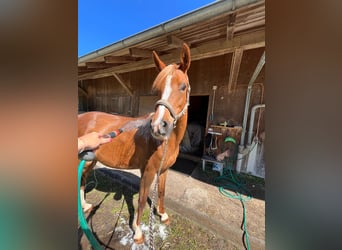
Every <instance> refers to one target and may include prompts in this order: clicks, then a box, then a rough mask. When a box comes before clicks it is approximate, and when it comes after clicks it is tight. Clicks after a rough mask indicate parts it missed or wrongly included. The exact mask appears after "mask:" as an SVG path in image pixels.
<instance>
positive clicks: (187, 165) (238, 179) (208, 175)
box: [171, 158, 265, 200]
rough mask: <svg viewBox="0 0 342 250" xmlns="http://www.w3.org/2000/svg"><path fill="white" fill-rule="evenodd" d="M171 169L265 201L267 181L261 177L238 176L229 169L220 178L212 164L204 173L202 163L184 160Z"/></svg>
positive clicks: (208, 164)
mask: <svg viewBox="0 0 342 250" xmlns="http://www.w3.org/2000/svg"><path fill="white" fill-rule="evenodd" d="M171 169H172V170H175V171H177V172H181V173H183V174H186V175H188V176H191V177H192V178H195V179H197V180H199V181H202V182H205V183H208V184H211V185H214V186H217V187H220V186H224V187H225V188H226V189H227V190H230V191H238V192H240V193H241V194H244V195H249V196H251V197H253V198H256V199H260V200H265V180H264V179H262V178H259V177H255V176H252V175H248V174H237V173H236V172H235V171H233V170H229V169H226V170H225V171H224V174H223V176H220V174H219V172H217V171H213V170H212V165H211V164H210V163H207V165H206V168H205V171H203V170H202V162H200V161H198V160H197V161H195V160H189V159H182V158H177V161H176V162H175V164H174V165H173V166H172V167H171Z"/></svg>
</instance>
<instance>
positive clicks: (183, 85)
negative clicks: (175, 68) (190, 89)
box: [179, 83, 186, 91]
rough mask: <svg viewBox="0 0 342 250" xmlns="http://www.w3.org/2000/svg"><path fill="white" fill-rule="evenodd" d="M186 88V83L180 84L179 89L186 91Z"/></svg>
mask: <svg viewBox="0 0 342 250" xmlns="http://www.w3.org/2000/svg"><path fill="white" fill-rule="evenodd" d="M185 89H186V84H185V83H182V85H181V86H180V88H179V90H180V91H184V90H185Z"/></svg>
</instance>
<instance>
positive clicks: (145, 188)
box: [133, 171, 155, 244]
mask: <svg viewBox="0 0 342 250" xmlns="http://www.w3.org/2000/svg"><path fill="white" fill-rule="evenodd" d="M154 174H155V173H152V172H150V171H145V172H144V173H142V175H141V181H140V189H139V200H138V211H137V213H136V215H135V216H134V221H133V229H134V237H133V239H134V242H135V243H136V244H141V243H143V242H144V235H143V233H142V231H141V228H140V223H141V216H142V214H143V211H144V208H145V205H146V201H147V197H148V194H149V192H150V187H151V184H152V181H153V177H154Z"/></svg>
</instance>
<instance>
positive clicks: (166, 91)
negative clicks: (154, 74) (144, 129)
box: [152, 75, 172, 127]
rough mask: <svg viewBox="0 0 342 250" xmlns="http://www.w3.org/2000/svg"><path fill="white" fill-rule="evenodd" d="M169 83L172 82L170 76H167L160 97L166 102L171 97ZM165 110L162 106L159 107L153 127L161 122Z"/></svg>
mask: <svg viewBox="0 0 342 250" xmlns="http://www.w3.org/2000/svg"><path fill="white" fill-rule="evenodd" d="M171 81H172V75H168V76H167V77H166V81H165V88H164V92H163V94H162V97H161V99H162V100H166V101H167V100H168V99H169V97H170V95H171V91H172V88H171ZM165 109H166V108H165V107H164V106H162V105H160V106H159V114H158V117H157V119H156V120H155V121H154V123H153V124H152V125H153V126H154V127H155V126H157V125H158V124H160V122H161V121H162V119H163V116H164V114H165Z"/></svg>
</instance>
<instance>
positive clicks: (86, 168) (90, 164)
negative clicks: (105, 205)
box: [80, 161, 96, 213]
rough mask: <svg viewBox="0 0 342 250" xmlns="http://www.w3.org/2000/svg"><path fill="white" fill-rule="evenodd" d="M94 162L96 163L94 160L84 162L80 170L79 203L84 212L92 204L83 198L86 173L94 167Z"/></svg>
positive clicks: (90, 207)
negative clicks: (81, 170)
mask: <svg viewBox="0 0 342 250" xmlns="http://www.w3.org/2000/svg"><path fill="white" fill-rule="evenodd" d="M95 164H96V161H92V162H86V163H85V165H84V168H83V172H82V178H81V187H80V198H81V205H82V209H83V212H84V213H86V212H89V211H90V210H91V209H92V208H93V205H92V204H90V203H87V201H86V200H85V184H86V180H87V177H88V174H89V172H90V170H92V169H93V168H94V166H95Z"/></svg>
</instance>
